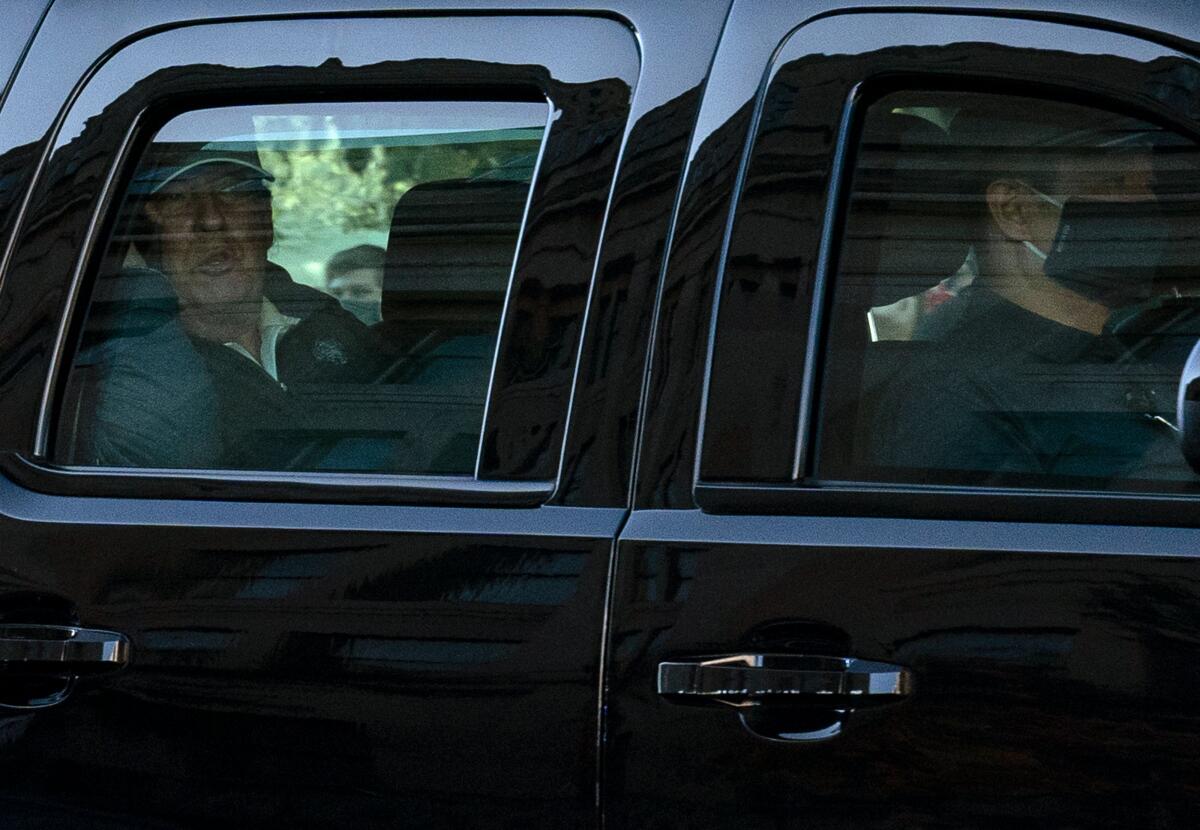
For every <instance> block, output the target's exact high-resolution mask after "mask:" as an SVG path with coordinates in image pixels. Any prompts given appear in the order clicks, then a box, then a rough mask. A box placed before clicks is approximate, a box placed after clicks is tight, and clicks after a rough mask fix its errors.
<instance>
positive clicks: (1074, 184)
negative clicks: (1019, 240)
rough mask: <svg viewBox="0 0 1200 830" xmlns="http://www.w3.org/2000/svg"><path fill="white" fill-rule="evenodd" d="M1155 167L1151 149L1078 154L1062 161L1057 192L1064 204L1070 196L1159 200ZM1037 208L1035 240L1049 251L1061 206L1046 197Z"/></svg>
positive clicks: (1033, 226)
mask: <svg viewBox="0 0 1200 830" xmlns="http://www.w3.org/2000/svg"><path fill="white" fill-rule="evenodd" d="M1154 186H1155V181H1154V166H1153V161H1152V159H1151V156H1150V154H1149V153H1148V152H1138V151H1125V152H1114V153H1109V154H1106V155H1103V156H1082V155H1081V156H1079V157H1077V158H1070V159H1066V160H1063V161H1061V162H1060V163H1059V165H1058V169H1057V175H1056V176H1055V188H1054V191H1055V192H1054V195H1055V196H1056V197H1057V200H1058V201H1059V202H1060V203H1061V202H1063V201H1066V200H1067V199H1068V198H1073V199H1077V200H1079V201H1084V202H1099V203H1103V202H1138V203H1152V202H1156V201H1157V197H1156V195H1155V192H1154ZM1034 204H1035V206H1036V208H1037V210H1036V214H1035V217H1034V220H1033V221H1032V222H1031V223H1030V224H1031V228H1030V230H1031V231H1032V233H1031V236H1032V239H1031V240H1030V241H1032V242H1033V243H1034V244H1035V245H1037V246H1038V247H1039V248H1041V249H1042V250H1043V251H1049V250H1050V246H1051V245H1053V244H1054V239H1055V236H1056V235H1057V233H1058V224H1059V218H1060V217H1059V214H1060V209H1059V208H1057V207H1056V206H1054V205H1051V204H1050V203H1049V202H1047V201H1045V200H1044V199H1039V200H1035V202H1034Z"/></svg>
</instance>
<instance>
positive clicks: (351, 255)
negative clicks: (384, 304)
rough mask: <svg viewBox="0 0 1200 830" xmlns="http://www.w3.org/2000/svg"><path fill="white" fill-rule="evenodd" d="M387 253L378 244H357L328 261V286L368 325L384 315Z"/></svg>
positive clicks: (340, 300) (326, 273)
mask: <svg viewBox="0 0 1200 830" xmlns="http://www.w3.org/2000/svg"><path fill="white" fill-rule="evenodd" d="M384 257H385V252H384V250H383V248H380V247H379V246H378V245H356V246H354V247H353V248H347V249H346V250H344V251H339V252H338V253H336V254H334V255H333V256H331V257H330V258H329V262H327V263H326V264H325V286H326V289H327V290H328V291H329V293H330V294H332V295H333V296H334V297H336V298H337V300H338V302H340V303H341V304H342V308H344V309H346V310H347V311H349V312H350V313H351V314H353V315H354V316H355V317H357V318H358V319H359V320H362V321H363V322H364V323H366V324H367V325H374V324H375V323H378V322H379V321H380V320H382V319H383V318H382V316H381V314H380V298H381V294H382V292H383V260H384Z"/></svg>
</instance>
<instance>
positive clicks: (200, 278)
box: [56, 102, 548, 474]
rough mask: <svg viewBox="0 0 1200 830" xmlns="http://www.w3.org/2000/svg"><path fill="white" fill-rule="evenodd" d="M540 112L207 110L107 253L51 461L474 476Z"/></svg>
mask: <svg viewBox="0 0 1200 830" xmlns="http://www.w3.org/2000/svg"><path fill="white" fill-rule="evenodd" d="M547 117H548V105H546V104H537V103H518V102H495V103H486V102H477V103H461V102H419V103H370V104H364V103H353V104H352V103H325V104H298V105H263V106H244V107H228V108H221V109H209V110H197V111H192V112H188V113H185V114H183V115H180V116H178V117H176V118H174V119H172V120H171V121H169V122H168V123H166V124H165V125H163V127H162V128H161V129H160V130H158V132H157V133H156V134H155V135H154V137H153V140H152V141H150V142H149V144H148V145H147V146H146V148H145V150H144V151H143V153H142V154H141V157H140V159H139V161H138V163H137V165H136V168H135V169H134V170H133V172H132V173H131V175H130V177H129V181H128V184H127V187H126V189H125V193H124V196H123V198H122V199H121V200H120V203H119V207H118V210H117V211H116V214H115V216H114V217H112V221H111V225H112V228H113V231H112V233H111V236H110V239H109V242H108V244H107V247H106V249H105V251H104V253H103V257H102V261H101V262H100V264H99V267H98V273H97V278H96V281H95V286H94V289H93V296H92V301H91V303H90V306H89V309H88V314H87V318H86V321H85V324H84V326H83V330H82V334H81V339H80V344H79V350H78V353H77V357H76V359H75V362H74V366H73V368H72V373H71V377H70V379H69V383H68V394H67V395H66V406H65V410H64V412H63V413H62V417H61V418H60V422H59V439H58V442H57V447H56V455H57V457H58V460H59V461H61V462H64V463H68V464H75V465H89V466H91V465H98V466H103V467H140V468H184V469H188V468H198V469H257V470H266V471H276V470H327V471H328V470H334V471H339V470H340V471H361V472H390V473H413V474H468V473H471V472H473V470H474V467H475V461H476V456H477V453H478V447H479V439H480V431H481V425H482V418H483V408H484V405H485V402H486V398H487V390H488V383H489V378H490V373H491V368H492V364H493V360H494V356H495V348H496V341H497V333H498V331H499V325H500V318H501V314H502V310H503V306H504V298H505V296H506V292H507V286H508V282H509V275H510V271H511V268H512V262H513V259H514V256H515V253H516V247H517V239H518V234H519V231H520V227H521V222H522V217H523V214H524V209H525V204H526V201H527V199H528V195H529V189H530V182H531V180H532V177H533V174H534V167H535V163H536V161H537V158H538V153H539V149H540V147H541V143H542V141H543V137H544V134H545V128H546V123H547Z"/></svg>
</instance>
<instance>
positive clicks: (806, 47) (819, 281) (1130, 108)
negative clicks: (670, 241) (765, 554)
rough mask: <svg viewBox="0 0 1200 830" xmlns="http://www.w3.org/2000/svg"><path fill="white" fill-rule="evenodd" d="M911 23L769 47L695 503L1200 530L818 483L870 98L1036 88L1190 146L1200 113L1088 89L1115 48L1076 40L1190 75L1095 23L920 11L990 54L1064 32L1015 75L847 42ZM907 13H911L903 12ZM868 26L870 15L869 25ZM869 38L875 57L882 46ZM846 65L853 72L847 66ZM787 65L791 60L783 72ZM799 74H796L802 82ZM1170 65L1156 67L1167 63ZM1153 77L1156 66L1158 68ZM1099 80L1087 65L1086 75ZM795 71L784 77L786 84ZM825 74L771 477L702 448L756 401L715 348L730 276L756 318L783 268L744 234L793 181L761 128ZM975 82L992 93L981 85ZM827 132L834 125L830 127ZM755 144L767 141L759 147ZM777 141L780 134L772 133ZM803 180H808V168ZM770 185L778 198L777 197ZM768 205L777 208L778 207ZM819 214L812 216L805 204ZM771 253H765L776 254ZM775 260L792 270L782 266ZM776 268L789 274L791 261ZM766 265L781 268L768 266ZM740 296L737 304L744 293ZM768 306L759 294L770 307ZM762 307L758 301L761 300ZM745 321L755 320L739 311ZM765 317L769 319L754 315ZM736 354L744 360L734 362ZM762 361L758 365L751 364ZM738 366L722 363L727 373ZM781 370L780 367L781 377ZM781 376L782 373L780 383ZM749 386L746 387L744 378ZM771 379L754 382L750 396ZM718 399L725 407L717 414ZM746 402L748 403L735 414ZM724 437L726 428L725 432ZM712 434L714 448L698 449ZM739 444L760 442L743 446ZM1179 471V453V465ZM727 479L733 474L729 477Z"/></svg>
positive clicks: (732, 239)
mask: <svg viewBox="0 0 1200 830" xmlns="http://www.w3.org/2000/svg"><path fill="white" fill-rule="evenodd" d="M904 14H905V13H889V12H882V13H873V12H864V13H862V14H843V15H835V16H832V17H828V18H824V19H822V20H818V21H815V22H812V23H809V24H805V25H804V26H801V27H800V28H798V29H796V30H794V31H793V32H792V33H791V34H790V35H789V36H788V37H787V38H786V39H785V40H784V42H783V43H782V45H781V46H780V48H779V49H778V50H777V51H776V55H775V58H774V60H773V62H772V64H771V66H770V67H768V69H767V71H766V73H765V74H764V79H763V82H762V84H761V86H760V90H759V95H758V99H757V100H756V103H755V112H754V116H753V121H752V126H751V130H750V135H749V137H748V144H747V147H746V151H745V154H744V156H743V160H742V168H741V170H740V171H739V175H738V179H737V184H736V185H735V188H734V192H733V204H732V210H731V216H730V222H729V225H728V228H727V231H726V239H725V242H724V245H723V256H722V260H721V263H720V265H719V270H718V274H717V289H716V291H715V292H714V307H713V322H712V327H711V336H710V339H709V344H708V354H707V362H706V368H705V388H704V390H703V393H702V398H701V415H700V427H699V430H698V438H697V455H696V465H695V469H694V479H693V497H694V499H695V501H696V503H697V505H699V506H700V507H701V509H703V510H705V511H707V512H712V513H732V514H747V513H753V514H762V513H779V514H810V515H861V516H881V517H903V518H921V519H925V518H943V519H946V518H958V519H990V520H1004V521H1041V522H1063V521H1067V522H1071V521H1076V522H1088V523H1095V522H1102V523H1136V524H1161V525H1188V524H1194V523H1195V521H1196V519H1195V516H1194V509H1195V505H1196V504H1197V497H1195V496H1192V495H1172V494H1163V493H1136V492H1127V491H1119V492H1101V491H1087V490H1068V489H1042V488H1031V487H1003V488H1002V487H992V486H976V487H972V486H960V485H921V484H895V483H874V482H865V481H822V480H819V479H816V478H813V477H812V476H811V470H812V459H811V457H810V456H811V453H812V452H814V451H815V448H816V444H815V440H816V430H815V423H814V418H815V414H816V412H817V406H818V404H819V388H818V387H819V383H820V377H821V372H822V371H823V359H824V353H823V352H824V348H825V346H826V341H827V334H828V322H829V314H830V306H831V299H832V288H831V287H832V283H833V281H834V280H835V279H836V274H837V266H838V263H837V255H836V254H837V250H838V244H839V242H840V235H841V233H842V232H843V230H844V228H845V222H846V207H847V201H848V195H849V189H850V187H851V185H852V180H853V173H854V170H853V162H854V157H855V155H856V153H857V149H858V148H857V138H858V134H859V127H860V124H861V118H862V115H863V113H865V110H866V107H867V106H868V105H869V104H870V103H871V102H872V101H874V100H877V99H878V97H879V96H881V95H884V94H887V93H889V92H896V91H901V90H910V89H912V90H924V89H952V90H959V91H972V90H975V91H981V92H982V91H986V92H990V93H997V92H1000V93H1011V94H1023V95H1029V94H1035V95H1039V96H1041V97H1054V98H1058V99H1060V100H1061V99H1063V97H1064V96H1063V93H1064V92H1068V93H1069V94H1070V97H1068V98H1066V99H1065V100H1068V101H1072V102H1074V103H1079V104H1084V105H1100V106H1103V107H1105V108H1106V109H1110V110H1114V111H1117V112H1121V113H1127V114H1130V115H1134V116H1136V117H1139V118H1143V119H1144V120H1147V121H1151V122H1153V123H1156V124H1160V125H1162V126H1164V127H1167V128H1169V129H1172V130H1174V131H1176V132H1179V133H1181V134H1183V135H1186V136H1188V137H1190V138H1192V139H1193V140H1196V139H1197V136H1200V112H1195V111H1193V112H1187V113H1183V112H1180V111H1179V110H1178V109H1177V108H1175V107H1172V106H1169V105H1166V104H1163V103H1162V102H1160V101H1156V100H1155V99H1154V98H1153V97H1152V96H1150V95H1149V92H1148V82H1149V81H1151V80H1153V78H1154V76H1153V73H1152V72H1151V71H1150V70H1146V71H1145V72H1144V73H1143V74H1142V75H1141V76H1137V75H1135V73H1125V74H1122V73H1115V74H1111V75H1110V76H1109V77H1108V78H1107V79H1106V80H1105V81H1104V82H1101V83H1099V84H1089V86H1090V87H1091V88H1090V89H1088V91H1087V92H1084V91H1083V90H1084V88H1085V87H1084V84H1085V83H1086V82H1087V81H1086V79H1085V78H1084V77H1083V73H1082V72H1081V71H1080V69H1079V67H1080V66H1082V63H1081V62H1082V61H1087V60H1089V59H1091V60H1098V62H1099V63H1100V64H1104V63H1106V62H1107V63H1111V62H1113V61H1119V60H1122V59H1124V58H1122V57H1121V56H1122V54H1123V53H1122V51H1121V50H1114V51H1113V52H1112V53H1108V52H1105V51H1102V50H1101V49H1099V48H1093V50H1092V51H1090V52H1089V51H1088V50H1087V49H1084V48H1081V47H1083V46H1084V45H1086V44H1089V42H1090V43H1093V44H1101V43H1104V44H1109V48H1111V44H1112V43H1113V42H1114V38H1116V39H1121V38H1124V39H1126V40H1127V41H1128V46H1129V48H1128V49H1127V50H1126V52H1125V53H1124V54H1134V53H1137V52H1141V53H1142V55H1141V58H1142V60H1143V61H1145V62H1147V63H1151V62H1152V61H1147V60H1146V58H1145V54H1144V53H1146V52H1150V53H1156V54H1155V58H1154V60H1161V61H1163V62H1165V63H1172V62H1174V63H1176V64H1178V65H1184V66H1187V67H1188V70H1189V71H1192V72H1200V66H1198V65H1197V62H1196V59H1195V57H1194V56H1192V55H1188V54H1185V53H1181V52H1179V51H1177V50H1175V49H1173V48H1171V47H1167V46H1162V45H1159V44H1156V43H1153V42H1151V41H1146V40H1143V39H1141V38H1132V37H1130V36H1128V35H1124V34H1117V33H1112V32H1109V31H1106V30H1101V29H1091V28H1088V27H1084V26H1081V25H1079V24H1076V23H1070V24H1068V23H1063V22H1054V23H1047V22H1043V21H1038V20H1034V19H1031V18H1028V17H1017V16H1013V17H1005V18H996V17H987V16H983V15H978V16H976V15H971V16H966V15H952V14H938V13H930V14H929V15H928V17H929V18H930V19H937V20H938V22H939V23H940V22H948V18H956V20H955V21H954V22H955V23H956V24H957V29H955V28H954V27H949V28H948V31H950V32H961V31H973V32H976V33H978V35H979V38H978V39H979V41H983V42H985V43H986V44H987V45H991V46H996V47H999V48H1000V49H1001V50H1004V49H1010V50H1022V49H1028V46H1026V44H1025V43H1023V42H1022V39H1021V37H1020V32H1021V29H1022V26H1023V25H1025V26H1047V25H1051V26H1056V27H1058V29H1059V30H1060V31H1061V36H1062V40H1061V42H1062V44H1063V45H1062V47H1061V51H1060V52H1059V53H1058V54H1051V53H1050V52H1049V51H1048V50H1035V51H1031V52H1029V53H1028V54H1027V55H1026V57H1028V56H1029V55H1032V56H1033V60H1032V61H1029V62H1026V63H1024V64H1023V65H1021V66H1019V67H1015V68H1012V69H1008V70H1006V69H1005V68H1004V67H1003V66H1001V65H1000V64H999V63H998V62H996V61H995V60H994V59H993V58H990V57H982V56H979V55H977V54H975V55H973V54H972V53H971V52H970V51H969V49H967V48H966V47H968V46H970V45H971V43H970V42H960V41H956V40H955V38H954V36H953V35H952V34H951V35H948V36H947V38H946V40H945V42H944V43H939V44H938V45H932V44H929V45H925V46H916V47H914V46H912V45H911V44H910V43H908V42H907V41H906V40H905V39H904V38H903V35H897V36H894V37H893V39H892V40H891V41H890V42H889V44H888V47H887V49H890V50H891V54H888V55H883V56H880V55H878V54H870V53H868V52H867V51H866V50H865V49H863V48H862V47H860V46H856V45H854V44H853V35H854V34H855V32H856V31H861V30H860V29H857V28H856V27H873V28H872V30H873V31H886V32H891V31H897V32H901V33H902V32H904V31H906V30H907V29H906V27H905V26H904V25H897V24H898V23H899V21H898V20H897V19H896V18H900V17H902V16H903V15H904ZM912 14H914V15H916V14H919V13H912ZM871 18H875V19H874V20H872V19H871ZM879 39H880V38H878V37H876V38H875V39H874V40H875V44H874V45H875V47H876V48H878V40H879ZM822 53H824V56H832V57H825V60H826V61H831V60H838V59H841V60H843V61H848V62H851V66H850V67H846V66H845V64H844V63H843V64H842V65H840V66H837V67H836V68H831V69H830V70H829V72H828V73H827V74H822V73H821V72H820V71H816V72H814V71H813V70H814V68H815V67H816V66H818V65H819V64H818V61H819V60H820V59H821V56H822ZM854 62H857V63H856V64H855V63H854ZM789 64H791V65H790V66H789ZM796 64H800V65H801V66H803V68H804V72H805V73H806V74H805V75H804V76H803V77H804V80H803V81H797V80H796V78H797V77H799V73H798V72H797V68H796ZM1164 65H1165V64H1164ZM1161 68H1162V67H1161V66H1160V67H1159V69H1161ZM1093 71H1095V67H1093ZM789 73H790V75H791V78H790V79H789V77H788V76H789ZM831 78H832V79H834V82H835V83H840V84H841V90H842V95H841V98H840V101H839V102H838V107H837V109H836V111H832V110H831V111H830V112H829V113H828V115H829V116H830V117H828V118H827V122H831V123H835V124H836V129H830V130H828V132H829V136H828V140H827V141H826V143H825V145H824V147H825V149H826V152H825V156H824V158H823V159H818V160H815V161H811V162H810V164H811V169H810V170H808V171H807V172H809V173H810V174H812V175H814V176H815V175H816V174H817V172H818V168H821V167H822V165H823V169H820V170H819V172H820V174H821V175H823V177H824V180H823V182H822V191H821V196H820V199H819V201H817V200H816V199H810V202H809V203H808V207H809V209H810V212H809V214H808V215H807V216H799V215H796V216H792V217H789V218H790V219H791V220H792V222H793V227H799V224H800V223H801V222H803V221H804V220H806V219H807V220H808V221H809V223H810V224H811V223H812V217H813V215H814V214H816V213H819V222H818V223H817V224H818V226H819V227H818V228H817V230H816V232H815V234H813V235H814V236H815V237H816V240H815V242H816V247H815V250H809V251H802V252H797V251H795V250H791V251H790V252H791V253H793V254H794V255H795V256H793V257H792V260H796V259H800V258H801V257H805V258H806V259H805V261H807V262H809V263H810V265H809V271H808V273H807V274H805V275H804V277H806V278H807V279H806V280H805V279H804V278H799V277H798V278H797V285H796V286H794V288H795V290H794V297H792V298H791V300H790V302H791V305H792V308H793V309H794V311H795V313H796V314H797V315H798V316H797V317H796V318H795V320H797V321H799V322H798V328H802V331H801V332H800V333H799V334H798V335H794V340H792V341H791V342H789V343H788V346H789V347H791V348H792V355H793V356H794V357H795V363H796V365H798V366H803V370H802V372H799V371H798V380H797V381H795V382H794V384H793V385H794V386H795V388H794V389H790V390H789V392H790V393H791V396H790V397H789V398H788V402H789V403H790V404H792V405H791V406H788V407H785V408H784V414H783V415H781V416H779V420H781V421H782V420H786V419H788V418H789V417H790V419H791V421H790V423H791V424H793V425H794V432H793V433H792V434H791V435H783V434H782V433H781V431H779V430H778V429H777V430H776V431H775V433H774V434H773V435H772V436H771V439H772V440H773V441H774V443H773V444H771V443H770V442H768V445H769V446H770V447H771V448H772V449H777V448H778V447H786V448H787V450H786V454H787V460H788V461H789V462H790V463H789V464H788V469H786V470H784V469H782V468H781V466H782V465H777V467H776V468H773V469H772V471H771V472H769V473H767V474H765V475H764V474H757V475H756V473H755V471H753V470H746V466H745V465H747V464H749V463H752V459H750V453H748V452H747V451H746V447H744V446H742V447H738V446H734V447H733V448H732V451H731V450H730V448H727V447H723V446H721V444H720V443H719V442H717V441H715V440H713V439H712V436H713V435H714V434H716V435H722V436H724V435H728V434H729V433H728V429H729V428H731V427H732V422H728V423H718V425H717V427H716V428H714V427H713V420H714V414H716V415H717V417H718V418H725V419H726V421H728V419H729V414H730V413H732V412H734V411H736V408H735V405H734V401H735V400H737V401H740V402H744V401H745V400H747V399H752V398H753V396H752V394H751V393H750V392H747V391H745V390H742V391H741V393H740V394H738V388H737V387H738V382H739V381H738V380H734V382H732V383H731V382H730V381H731V379H739V378H745V377H746V376H747V372H748V369H747V370H746V371H743V372H742V373H740V374H738V373H737V372H735V371H734V369H736V368H738V367H739V366H745V365H746V364H748V363H749V359H750V355H749V354H743V355H737V354H736V352H737V350H736V348H734V349H732V350H730V351H732V352H733V353H734V355H735V359H733V360H729V359H727V358H726V359H723V355H722V354H721V351H720V350H721V349H722V345H723V344H722V334H725V336H726V340H725V343H724V345H725V346H726V348H727V349H728V346H729V344H730V342H731V341H730V335H729V331H728V330H729V328H730V324H729V323H726V326H725V328H724V329H723V328H722V320H721V317H722V305H723V302H724V301H725V300H726V298H727V297H728V295H729V293H730V292H731V291H732V290H733V288H734V287H735V286H737V285H738V281H739V280H741V281H746V280H748V279H749V280H751V281H753V280H754V279H756V278H758V277H757V275H756V274H755V271H754V269H760V272H765V273H767V274H768V277H767V278H763V279H760V280H759V282H758V283H757V284H754V285H752V287H751V289H750V290H749V291H748V292H746V294H747V295H748V296H751V297H752V299H751V301H749V302H747V303H746V304H745V307H746V308H747V309H749V310H750V311H751V312H752V311H753V309H754V305H755V302H759V303H761V302H765V301H766V300H758V299H757V298H756V297H754V296H753V295H755V294H759V295H763V294H766V293H767V292H766V291H764V290H762V289H763V288H764V286H766V285H767V284H768V280H769V279H770V278H771V277H772V276H777V275H778V273H780V272H779V266H777V265H776V264H775V263H774V262H770V261H768V260H766V259H764V258H763V257H761V256H758V255H757V253H756V252H755V251H753V249H752V247H751V246H750V245H748V244H746V242H745V241H744V240H743V241H741V242H740V243H739V237H738V235H739V233H743V234H745V236H746V238H747V239H748V240H750V241H751V242H753V240H754V239H755V235H756V234H760V233H762V229H763V228H765V227H767V226H768V224H769V223H770V222H776V223H778V221H779V216H780V212H781V211H780V209H779V204H780V202H779V197H778V193H777V192H776V193H775V194H774V196H773V195H772V185H773V184H774V183H776V182H778V181H780V180H783V179H785V178H786V176H787V175H788V174H789V173H790V174H795V172H796V171H795V170H789V169H788V161H787V160H786V159H784V160H781V157H782V156H784V155H785V151H781V150H780V148H779V145H778V144H776V146H775V147H774V148H772V147H771V146H770V139H771V135H770V133H771V131H772V130H776V131H778V133H779V134H780V135H786V133H787V130H788V129H793V130H794V129H795V126H796V125H794V124H791V123H790V121H789V108H791V107H793V105H794V103H795V100H796V98H797V97H798V96H799V95H801V94H803V92H804V90H805V88H806V87H805V86H804V84H806V83H807V84H810V85H812V86H815V85H817V84H820V83H822V82H823V81H824V82H829V81H830V79H831ZM980 82H986V83H987V84H988V86H987V87H985V88H982V89H981V88H980V86H979V84H980ZM827 126H828V124H827ZM764 139H765V140H764ZM776 140H777V141H778V138H777V139H776ZM802 172H804V171H802ZM776 189H777V188H776ZM773 198H774V200H775V201H772V199H773ZM814 206H815V207H814ZM773 253H774V252H773ZM779 261H783V262H788V261H789V259H788V258H787V257H781V258H779ZM785 267H786V266H785ZM772 268H775V269H776V270H775V271H774V272H772V271H771V269H772ZM743 299H744V298H743ZM769 299H770V298H768V300H769ZM763 308H764V309H765V308H766V306H763ZM744 316H745V317H746V318H748V317H749V316H750V315H749V313H745V315H744ZM764 316H766V315H764ZM737 357H740V358H741V363H740V364H739V363H738V360H737V359H736V358H737ZM755 357H756V358H757V359H761V357H760V356H755ZM731 367H732V368H731ZM775 368H776V370H777V372H778V371H779V369H780V367H779V366H776V367H775ZM776 380H778V376H777V377H776ZM740 382H743V383H744V381H740ZM762 385H765V384H761V383H760V386H762ZM714 400H715V401H716V403H717V404H718V406H720V405H721V404H722V401H723V402H724V406H725V408H726V411H725V412H724V413H721V412H720V411H719V410H718V411H717V412H716V413H714V407H713V403H714ZM741 406H742V407H743V408H744V403H743V404H741ZM721 429H724V430H725V431H724V432H719V430H721ZM706 439H708V440H706ZM747 440H751V441H754V440H758V439H757V438H749V439H747ZM1181 462H1182V457H1181ZM739 464H741V465H743V467H742V469H743V470H746V474H744V475H739V474H737V472H738V470H737V465H739ZM731 471H732V472H734V474H733V475H730V474H729V473H730V472H731Z"/></svg>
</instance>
